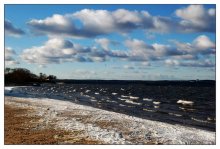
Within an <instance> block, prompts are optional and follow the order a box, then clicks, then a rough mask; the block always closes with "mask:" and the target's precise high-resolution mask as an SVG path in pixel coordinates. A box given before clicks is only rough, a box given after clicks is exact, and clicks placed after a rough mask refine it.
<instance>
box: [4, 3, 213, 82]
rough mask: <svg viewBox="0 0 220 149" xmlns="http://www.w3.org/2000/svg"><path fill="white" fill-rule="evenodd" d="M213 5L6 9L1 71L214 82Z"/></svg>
mask: <svg viewBox="0 0 220 149" xmlns="http://www.w3.org/2000/svg"><path fill="white" fill-rule="evenodd" d="M215 19H216V12H215V5H169V4H167V5H5V65H6V67H12V68H14V67H22V68H27V69H29V70H31V71H32V72H34V73H36V74H39V73H40V72H43V73H46V74H54V75H56V76H57V77H58V78H61V79H64V78H66V79H123V80H188V79H212V80H213V79H215V49H216V45H215V40H216V39H215V36H216V30H215V24H216V20H215Z"/></svg>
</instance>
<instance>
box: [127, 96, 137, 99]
mask: <svg viewBox="0 0 220 149" xmlns="http://www.w3.org/2000/svg"><path fill="white" fill-rule="evenodd" d="M129 98H130V99H139V97H135V96H130V97H129Z"/></svg>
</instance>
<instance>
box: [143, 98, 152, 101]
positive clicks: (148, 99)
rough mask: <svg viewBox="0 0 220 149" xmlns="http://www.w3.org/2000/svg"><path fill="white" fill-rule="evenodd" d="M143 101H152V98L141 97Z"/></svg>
mask: <svg viewBox="0 0 220 149" xmlns="http://www.w3.org/2000/svg"><path fill="white" fill-rule="evenodd" d="M143 101H153V99H150V98H143Z"/></svg>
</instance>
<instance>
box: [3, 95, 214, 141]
mask: <svg viewBox="0 0 220 149" xmlns="http://www.w3.org/2000/svg"><path fill="white" fill-rule="evenodd" d="M21 101H22V102H21ZM25 102H26V103H25ZM5 104H7V105H14V106H18V107H29V108H33V109H35V110H34V111H36V114H37V115H38V114H39V115H41V116H44V120H45V121H47V122H48V123H51V122H53V123H54V124H55V127H57V128H61V129H66V130H73V131H74V130H83V131H85V134H86V135H85V136H89V137H91V138H94V139H98V140H100V141H103V142H105V143H106V144H142V143H144V142H145V143H146V142H147V141H150V140H151V141H152V140H154V141H156V142H159V143H163V144H215V132H211V131H206V130H200V129H196V128H191V127H186V126H181V125H172V124H167V123H163V122H156V121H152V120H146V119H141V118H137V117H133V116H128V115H125V114H120V113H116V112H110V111H106V110H102V109H97V108H93V107H89V106H85V105H79V104H76V103H72V102H69V101H62V100H56V99H48V98H41V99H38V98H18V97H8V96H6V98H5ZM143 110H146V111H148V110H149V109H143ZM152 112H153V111H152ZM62 113H66V115H62ZM81 119H84V121H81ZM103 121H105V122H107V123H106V124H108V125H106V124H105V125H104V126H105V128H103V127H101V126H100V124H99V123H100V122H103ZM112 122H115V123H116V124H117V125H114V123H112ZM111 123H112V124H111ZM189 136H190V137H189Z"/></svg>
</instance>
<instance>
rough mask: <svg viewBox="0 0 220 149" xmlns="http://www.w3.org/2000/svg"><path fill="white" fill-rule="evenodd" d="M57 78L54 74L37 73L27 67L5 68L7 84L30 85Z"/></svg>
mask: <svg viewBox="0 0 220 149" xmlns="http://www.w3.org/2000/svg"><path fill="white" fill-rule="evenodd" d="M56 79H57V77H56V76H54V75H48V76H47V75H46V74H44V73H40V74H39V75H36V74H34V73H32V72H31V71H30V70H28V69H25V68H13V69H12V68H5V85H11V84H14V85H28V84H36V83H44V82H54V81H55V80H56Z"/></svg>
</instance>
